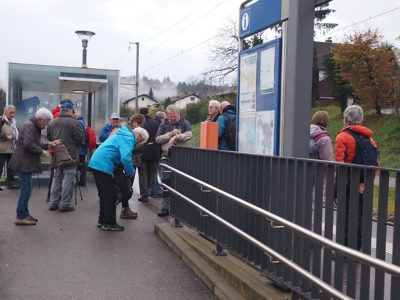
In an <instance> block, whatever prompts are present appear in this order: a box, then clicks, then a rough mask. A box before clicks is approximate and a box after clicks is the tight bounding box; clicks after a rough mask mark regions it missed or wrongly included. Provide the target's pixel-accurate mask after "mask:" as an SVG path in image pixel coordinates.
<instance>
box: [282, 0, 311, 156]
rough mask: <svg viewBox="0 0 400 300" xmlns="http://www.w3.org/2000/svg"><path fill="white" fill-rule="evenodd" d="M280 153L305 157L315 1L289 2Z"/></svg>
mask: <svg viewBox="0 0 400 300" xmlns="http://www.w3.org/2000/svg"><path fill="white" fill-rule="evenodd" d="M288 12H289V18H288V21H287V22H288V24H287V34H286V36H284V37H283V38H284V39H285V40H286V43H285V44H286V49H284V51H285V53H286V70H284V88H285V91H284V95H285V99H284V101H282V104H283V108H282V109H283V116H284V120H283V124H282V125H283V128H281V138H282V144H281V145H282V147H283V149H282V150H281V154H282V155H284V156H289V157H308V152H309V150H308V148H309V145H308V144H309V142H308V141H309V136H310V127H309V126H310V125H309V124H310V118H311V88H312V84H311V82H312V65H313V35H314V1H313V0H307V1H289V9H288Z"/></svg>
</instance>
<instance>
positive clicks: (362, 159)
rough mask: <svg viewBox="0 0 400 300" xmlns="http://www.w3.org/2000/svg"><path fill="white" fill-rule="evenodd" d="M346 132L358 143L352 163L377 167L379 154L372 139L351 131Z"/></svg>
mask: <svg viewBox="0 0 400 300" xmlns="http://www.w3.org/2000/svg"><path fill="white" fill-rule="evenodd" d="M345 131H346V132H347V133H348V134H350V135H351V136H352V137H353V138H354V140H355V141H356V156H355V157H354V159H353V161H352V163H353V164H357V165H365V166H377V165H378V157H379V152H378V148H376V147H374V146H373V145H372V143H371V139H370V138H369V137H367V136H364V135H362V134H359V133H356V132H354V131H352V130H350V129H346V130H345Z"/></svg>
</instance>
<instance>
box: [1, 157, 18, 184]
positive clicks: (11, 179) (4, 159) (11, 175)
mask: <svg viewBox="0 0 400 300" xmlns="http://www.w3.org/2000/svg"><path fill="white" fill-rule="evenodd" d="M11 156H12V154H11V153H0V176H1V175H2V174H3V168H4V165H5V164H6V162H7V172H6V173H7V179H6V183H7V184H10V183H13V182H15V173H14V171H13V170H11V169H10V168H8V163H9V161H10V159H11Z"/></svg>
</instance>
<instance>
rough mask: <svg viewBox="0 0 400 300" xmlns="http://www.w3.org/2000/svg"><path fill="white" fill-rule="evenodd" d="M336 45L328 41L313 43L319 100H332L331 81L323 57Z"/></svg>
mask: <svg viewBox="0 0 400 300" xmlns="http://www.w3.org/2000/svg"><path fill="white" fill-rule="evenodd" d="M335 45H336V44H334V43H332V40H330V39H328V40H326V41H325V42H314V47H315V54H316V63H317V69H318V81H319V82H318V94H319V99H320V100H334V97H333V96H332V79H331V78H330V77H329V76H328V74H327V72H326V67H325V65H324V59H325V56H326V55H327V54H328V53H330V52H331V51H332V50H333V48H334V46H335Z"/></svg>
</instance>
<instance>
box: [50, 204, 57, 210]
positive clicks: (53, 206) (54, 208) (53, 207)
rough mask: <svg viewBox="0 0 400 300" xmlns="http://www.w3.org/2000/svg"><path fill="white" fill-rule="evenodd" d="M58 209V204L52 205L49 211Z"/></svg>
mask: <svg viewBox="0 0 400 300" xmlns="http://www.w3.org/2000/svg"><path fill="white" fill-rule="evenodd" d="M57 209H58V205H57V204H52V205H50V206H49V210H57Z"/></svg>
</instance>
